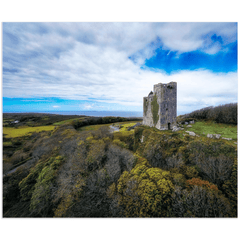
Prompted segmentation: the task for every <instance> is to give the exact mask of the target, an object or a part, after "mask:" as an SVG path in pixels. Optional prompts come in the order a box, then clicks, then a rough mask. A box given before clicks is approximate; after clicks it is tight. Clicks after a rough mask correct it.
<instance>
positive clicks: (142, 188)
mask: <svg viewBox="0 0 240 240" xmlns="http://www.w3.org/2000/svg"><path fill="white" fill-rule="evenodd" d="M120 120H122V121H124V120H126V119H120V118H96V119H93V118H83V119H82V118H78V119H76V117H74V118H73V119H72V121H68V119H65V120H61V121H64V122H62V123H61V124H58V125H56V124H55V125H56V127H55V129H54V130H52V131H44V132H35V133H33V134H31V135H30V134H28V135H24V136H21V137H15V138H12V139H7V138H5V142H12V145H13V146H14V147H15V148H14V149H12V150H11V151H12V152H11V153H10V152H9V151H8V150H9V146H5V147H4V154H5V159H4V165H3V166H4V173H5V175H4V178H3V216H4V217H237V146H236V145H235V144H234V143H233V142H231V141H226V140H221V139H209V138H207V137H206V136H204V135H202V136H199V137H191V136H188V135H186V134H184V131H179V132H177V133H175V132H171V131H159V130H157V129H155V128H149V127H144V126H139V127H136V128H135V129H134V130H131V131H128V127H130V126H132V125H133V124H135V123H136V122H137V121H135V122H134V121H133V119H128V120H131V123H130V122H121V121H120ZM136 120H137V119H136ZM138 120H139V119H138ZM61 121H58V122H61ZM113 122H115V125H119V126H120V125H122V126H120V127H121V128H120V129H121V131H119V132H115V133H112V132H111V131H110V128H109V123H113ZM53 124H54V123H53ZM91 124H95V125H91ZM96 124H97V125H96ZM26 127H27V126H26ZM16 143H17V144H16Z"/></svg>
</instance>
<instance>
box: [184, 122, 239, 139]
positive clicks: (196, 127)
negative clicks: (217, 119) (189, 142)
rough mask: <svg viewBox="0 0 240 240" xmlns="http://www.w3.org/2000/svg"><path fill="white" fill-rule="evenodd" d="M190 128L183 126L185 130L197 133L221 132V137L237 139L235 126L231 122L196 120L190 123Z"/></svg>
mask: <svg viewBox="0 0 240 240" xmlns="http://www.w3.org/2000/svg"><path fill="white" fill-rule="evenodd" d="M191 126H192V127H191V128H187V127H186V126H184V128H185V130H188V131H193V132H195V133H196V134H199V135H207V134H208V133H209V134H221V137H225V138H232V139H233V140H237V126H236V125H232V124H223V123H214V122H204V121H202V122H196V123H195V124H191Z"/></svg>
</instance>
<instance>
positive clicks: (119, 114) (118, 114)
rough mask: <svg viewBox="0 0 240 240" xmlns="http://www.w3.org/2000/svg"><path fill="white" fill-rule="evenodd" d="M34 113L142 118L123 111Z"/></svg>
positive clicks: (137, 113)
mask: <svg viewBox="0 0 240 240" xmlns="http://www.w3.org/2000/svg"><path fill="white" fill-rule="evenodd" d="M14 113H16V112H14ZM21 113H23V112H21ZM28 113H29V112H28ZM35 113H50V114H60V115H86V116H92V117H110V116H111V117H143V113H142V112H123V111H44V112H42V111H39V112H35Z"/></svg>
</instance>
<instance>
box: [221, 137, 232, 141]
mask: <svg viewBox="0 0 240 240" xmlns="http://www.w3.org/2000/svg"><path fill="white" fill-rule="evenodd" d="M222 139H224V140H228V141H230V140H232V138H225V137H222Z"/></svg>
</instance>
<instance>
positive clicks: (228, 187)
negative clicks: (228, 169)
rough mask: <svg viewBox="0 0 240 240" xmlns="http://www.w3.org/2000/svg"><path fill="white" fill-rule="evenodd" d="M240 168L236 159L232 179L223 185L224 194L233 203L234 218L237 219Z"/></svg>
mask: <svg viewBox="0 0 240 240" xmlns="http://www.w3.org/2000/svg"><path fill="white" fill-rule="evenodd" d="M237 169H238V167H237V159H235V161H234V164H233V168H232V173H231V177H230V178H229V179H228V180H226V181H225V182H224V184H223V187H222V188H223V192H224V193H225V194H226V196H227V197H228V199H229V201H230V202H231V205H232V206H233V208H232V215H233V216H234V217H237V210H238V209H237V201H238V193H237V189H238V186H237V185H238V184H237V183H238V178H237V173H238V170H237Z"/></svg>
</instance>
